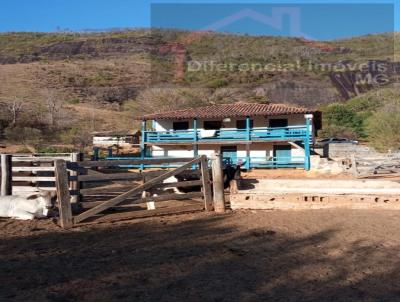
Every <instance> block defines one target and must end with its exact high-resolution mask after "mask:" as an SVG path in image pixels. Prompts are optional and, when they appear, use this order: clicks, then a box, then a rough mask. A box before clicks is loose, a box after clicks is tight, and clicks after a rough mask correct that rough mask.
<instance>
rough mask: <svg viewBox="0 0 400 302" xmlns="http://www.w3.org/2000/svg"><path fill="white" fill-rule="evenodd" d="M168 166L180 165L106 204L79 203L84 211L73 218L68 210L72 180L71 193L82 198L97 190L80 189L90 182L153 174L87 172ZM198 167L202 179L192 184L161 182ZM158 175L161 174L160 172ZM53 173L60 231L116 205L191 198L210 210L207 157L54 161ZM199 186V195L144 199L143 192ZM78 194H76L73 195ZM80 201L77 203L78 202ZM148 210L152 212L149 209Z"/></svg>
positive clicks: (211, 203) (186, 182)
mask: <svg viewBox="0 0 400 302" xmlns="http://www.w3.org/2000/svg"><path fill="white" fill-rule="evenodd" d="M166 163H167V164H169V163H183V164H182V165H181V166H180V167H178V168H174V169H170V170H163V171H162V173H161V175H158V176H155V177H150V178H149V177H148V178H149V180H148V181H147V182H142V183H141V184H136V186H133V187H130V188H129V189H128V190H127V191H125V192H124V193H122V194H120V195H118V196H116V197H113V198H111V199H108V200H106V201H100V202H98V201H97V202H92V203H89V204H87V203H86V204H85V203H84V202H82V203H81V204H82V205H83V204H85V205H83V207H82V208H84V209H86V210H85V211H83V212H81V213H79V214H77V215H73V214H72V209H71V191H70V188H69V183H70V182H71V181H74V182H77V183H78V185H77V186H76V188H74V190H73V191H75V192H74V193H75V194H77V195H84V194H85V193H87V192H90V191H91V192H93V191H95V190H96V188H92V189H80V185H79V184H82V183H83V182H93V181H106V180H108V181H109V180H121V179H123V180H130V181H132V180H135V179H136V180H138V179H145V178H146V175H147V174H151V173H153V175H154V171H149V172H143V173H120V172H118V173H112V174H102V173H100V172H97V171H93V170H90V171H92V172H95V173H94V174H93V173H92V174H88V173H87V172H88V169H93V168H94V169H96V168H101V167H103V168H104V167H121V166H123V167H126V166H129V165H140V164H150V165H151V164H166ZM193 167H197V169H199V170H200V175H201V178H200V180H193V181H181V182H174V183H168V184H165V183H163V181H164V180H166V179H167V178H170V177H171V176H175V175H177V174H179V173H181V172H182V171H184V170H186V169H193ZM68 171H70V172H71V171H72V173H70V174H73V175H69V173H68ZM159 172H160V171H159ZM55 174H56V186H57V193H58V194H57V195H58V202H59V211H60V225H61V226H62V227H63V228H71V227H73V226H74V225H76V224H78V223H80V222H82V221H84V220H87V219H89V218H93V217H94V216H96V215H98V214H99V213H103V212H104V211H106V210H109V209H110V208H114V207H116V206H120V205H122V204H124V205H133V204H139V203H144V202H149V201H151V202H159V201H166V200H185V199H191V198H201V199H202V200H203V203H202V204H203V209H205V210H207V211H211V210H213V198H212V191H211V182H210V174H209V169H208V159H207V157H206V156H199V157H196V158H165V159H137V160H136V159H135V160H104V161H81V162H76V163H67V162H66V161H64V160H57V161H56V162H55ZM193 186H199V187H201V192H190V193H184V194H167V195H164V194H162V195H160V196H146V194H143V192H146V191H149V190H151V189H154V188H158V189H159V188H163V187H164V188H165V187H176V188H182V187H193ZM76 191H78V192H76ZM78 202H79V201H78ZM148 211H151V210H148Z"/></svg>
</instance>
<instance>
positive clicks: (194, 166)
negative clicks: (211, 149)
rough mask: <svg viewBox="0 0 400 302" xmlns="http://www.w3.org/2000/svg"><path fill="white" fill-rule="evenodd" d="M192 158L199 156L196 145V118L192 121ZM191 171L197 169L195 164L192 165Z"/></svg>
mask: <svg viewBox="0 0 400 302" xmlns="http://www.w3.org/2000/svg"><path fill="white" fill-rule="evenodd" d="M193 141H194V145H193V156H194V157H197V156H198V155H199V145H198V144H197V141H198V136H197V118H194V119H193ZM192 168H193V170H195V169H196V168H197V164H194V165H193V167H192Z"/></svg>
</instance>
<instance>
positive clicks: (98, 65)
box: [0, 30, 400, 141]
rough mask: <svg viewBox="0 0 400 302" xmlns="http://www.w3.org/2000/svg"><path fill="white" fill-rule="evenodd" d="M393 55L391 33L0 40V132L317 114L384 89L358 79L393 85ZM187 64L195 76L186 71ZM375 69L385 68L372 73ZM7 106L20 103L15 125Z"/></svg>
mask: <svg viewBox="0 0 400 302" xmlns="http://www.w3.org/2000/svg"><path fill="white" fill-rule="evenodd" d="M399 49H400V48H399V47H398V39H394V35H393V34H383V35H371V36H365V37H359V38H354V39H348V40H338V41H331V42H313V41H306V40H302V39H296V38H280V37H263V36H262V37H251V36H242V35H240V36H239V35H228V34H217V33H209V32H207V33H190V32H184V31H175V30H153V31H148V30H131V31H122V32H104V33H89V34H75V33H48V34H45V33H7V34H0V102H3V103H5V104H8V105H6V107H7V110H5V111H3V112H2V113H1V115H0V118H1V120H2V122H1V125H3V126H2V127H3V128H5V127H10V124H11V126H12V127H15V122H18V123H19V124H21V125H22V126H23V127H29V128H35V127H36V128H39V129H41V131H42V133H47V134H49V133H52V134H54V135H53V139H54V140H55V141H57V140H60V139H61V138H60V137H62V135H61V134H63V133H64V134H65V132H66V131H67V132H68V131H71V129H84V130H85V131H86V132H90V131H94V130H96V131H99V130H128V129H133V128H134V127H135V125H134V124H133V121H132V119H131V117H132V116H133V115H134V114H138V113H143V112H151V111H156V110H163V109H165V108H176V107H185V106H198V105H204V104H207V103H225V102H232V101H239V100H245V101H255V102H260V101H262V102H264V101H271V102H277V103H278V102H279V103H280V102H284V103H290V104H297V105H302V106H309V107H319V106H324V105H327V104H329V103H332V102H343V101H345V100H346V99H349V98H352V97H355V96H357V95H362V94H363V93H365V92H367V91H369V90H371V89H372V90H376V89H380V87H381V86H383V85H381V84H385V85H386V82H385V83H379V82H378V83H376V82H371V83H368V82H365V81H363V79H365V78H366V74H371V75H372V77H373V78H375V77H380V76H382V75H383V76H385V77H387V78H388V79H389V80H388V82H396V81H397V79H398V78H397V77H398V74H400V72H399V70H400V68H399V65H398V64H396V63H395V61H396V60H398V58H399V57H400V56H399V52H398V50H399ZM180 60H181V61H180ZM193 62H197V63H196V64H199V62H200V63H201V64H203V65H202V68H201V70H195V71H191V70H190V69H188V66H189V64H191V63H193ZM374 62H375V63H376V62H378V63H379V64H383V65H384V67H385V68H386V70H385V71H383V72H382V71H376V70H372V68H373V65H374V64H375V63H374ZM181 63H182V64H183V65H182V66H183V68H182V66H180V65H179V64H181ZM218 64H222V65H218ZM243 64H245V65H246V64H247V66H248V69H243V68H242V66H244V65H243ZM326 64H329V65H326ZM364 65H365V66H366V67H365V66H364ZM204 66H205V67H204ZM210 66H211V67H210ZM218 66H220V67H221V66H222V67H224V66H225V67H226V66H228V68H227V69H226V68H220V67H218ZM232 66H233V67H232ZM249 66H250V67H249ZM360 66H363V67H362V68H361V67H360ZM180 68H181V69H180ZM252 68H253V69H252ZM361 69H362V70H361ZM358 77H361V78H358ZM360 79H361V81H360V82H358V80H360ZM391 87H392V88H391V89H397V88H395V87H396V86H393V85H392V86H391ZM15 103H17V104H18V103H23V105H22V106H21V110H20V111H21V112H19V114H18V119H19V120H18V121H12V120H11V117H10V116H11V115H13V114H12V104H15ZM55 108H56V109H55ZM32 112H35V114H32ZM14 113H15V112H14ZM33 116H35V118H33ZM37 116H38V117H37ZM54 119H56V121H57V122H56V123H55V122H54V121H53V120H54ZM49 120H51V122H49ZM39 122H40V123H39ZM38 123H39V124H40V125H39V126H37V124H38ZM49 124H51V127H49ZM49 128H51V131H48V130H49Z"/></svg>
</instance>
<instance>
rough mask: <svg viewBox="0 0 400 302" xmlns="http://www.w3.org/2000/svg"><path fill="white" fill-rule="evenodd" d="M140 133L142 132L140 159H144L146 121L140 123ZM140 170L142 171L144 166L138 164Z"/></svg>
mask: <svg viewBox="0 0 400 302" xmlns="http://www.w3.org/2000/svg"><path fill="white" fill-rule="evenodd" d="M141 131H142V140H141V141H140V158H142V159H143V158H145V156H146V144H145V142H146V121H144V120H143V121H142V125H141ZM140 170H144V165H143V164H140Z"/></svg>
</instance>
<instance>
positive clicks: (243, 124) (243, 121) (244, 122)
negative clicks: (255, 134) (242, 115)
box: [236, 120, 253, 129]
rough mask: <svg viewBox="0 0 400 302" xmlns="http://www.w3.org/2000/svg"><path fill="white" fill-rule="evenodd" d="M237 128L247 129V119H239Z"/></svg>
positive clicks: (251, 121)
mask: <svg viewBox="0 0 400 302" xmlns="http://www.w3.org/2000/svg"><path fill="white" fill-rule="evenodd" d="M236 128H237V129H246V120H238V121H236ZM250 128H253V120H250Z"/></svg>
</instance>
